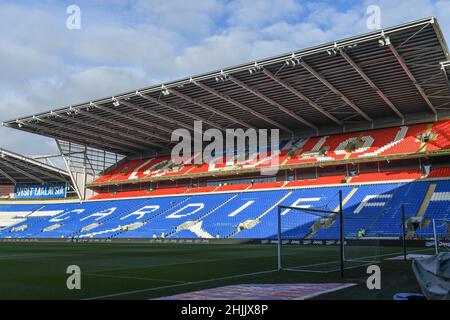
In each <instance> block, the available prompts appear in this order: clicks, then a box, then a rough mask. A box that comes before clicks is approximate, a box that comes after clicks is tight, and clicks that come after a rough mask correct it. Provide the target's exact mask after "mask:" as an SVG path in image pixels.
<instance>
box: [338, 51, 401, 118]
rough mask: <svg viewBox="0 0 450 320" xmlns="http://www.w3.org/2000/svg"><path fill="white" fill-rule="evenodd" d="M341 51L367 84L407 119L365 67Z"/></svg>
mask: <svg viewBox="0 0 450 320" xmlns="http://www.w3.org/2000/svg"><path fill="white" fill-rule="evenodd" d="M339 52H340V54H341V56H342V57H343V58H344V59H345V61H347V63H348V64H350V65H351V66H352V68H353V69H354V70H355V71H356V72H358V74H359V75H360V76H361V78H363V79H364V81H366V82H367V84H368V85H369V86H370V87H371V88H372V89H373V90H375V92H376V93H377V94H378V96H379V97H380V98H381V99H383V101H384V102H385V103H386V104H387V105H388V106H389V108H391V110H392V111H394V113H395V114H396V115H397V116H398V117H399V118H400V119H402V120H403V119H405V117H404V116H403V114H402V113H401V112H400V111H399V110H398V109H397V107H396V106H395V105H394V104H393V103H392V101H391V100H390V99H389V98H388V97H387V96H386V95H385V94H384V93H383V91H381V90H380V88H378V86H377V85H376V84H375V83H374V82H373V81H372V80H371V79H370V78H369V76H368V75H367V74H366V73H365V72H364V71H363V69H362V68H361V67H360V66H359V65H358V64H357V63H356V62H355V61H353V59H352V58H351V57H350V56H349V55H348V54H347V53H346V52H345V51H344V50H342V49H339Z"/></svg>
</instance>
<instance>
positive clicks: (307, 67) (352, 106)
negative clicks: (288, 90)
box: [300, 60, 373, 122]
mask: <svg viewBox="0 0 450 320" xmlns="http://www.w3.org/2000/svg"><path fill="white" fill-rule="evenodd" d="M300 65H301V66H302V67H303V68H304V69H305V70H306V71H308V72H309V73H310V74H312V75H313V76H314V77H315V78H316V79H317V80H319V81H320V82H321V83H322V84H323V85H324V86H326V87H327V88H328V89H329V90H331V91H332V92H333V93H334V94H335V95H337V96H338V97H339V98H340V99H341V100H342V101H344V102H345V104H347V105H348V106H350V107H351V108H352V109H353V110H355V111H356V112H357V113H358V114H359V115H360V116H361V117H363V118H364V119H366V120H367V121H369V122H373V120H372V118H370V117H369V116H368V115H367V114H366V113H365V112H364V111H362V110H361V109H360V108H359V107H358V106H356V105H355V104H354V103H353V102H352V101H351V100H350V99H349V98H347V97H346V96H345V95H344V94H343V93H342V92H340V91H339V90H338V89H337V88H336V87H335V86H333V85H332V84H331V83H330V82H329V81H328V80H326V79H325V78H324V77H322V76H321V75H320V74H319V73H318V72H317V71H316V70H314V69H313V68H312V67H311V66H310V65H308V64H307V63H306V62H305V61H303V60H300Z"/></svg>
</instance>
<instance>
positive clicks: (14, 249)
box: [0, 243, 431, 299]
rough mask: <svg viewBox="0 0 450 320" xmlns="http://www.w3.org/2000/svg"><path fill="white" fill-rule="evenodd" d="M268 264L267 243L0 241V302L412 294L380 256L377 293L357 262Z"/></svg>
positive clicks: (334, 254) (399, 269)
mask: <svg viewBox="0 0 450 320" xmlns="http://www.w3.org/2000/svg"><path fill="white" fill-rule="evenodd" d="M361 250H367V249H361ZM409 250H410V251H411V252H412V251H417V250H418V249H417V248H415V249H414V248H410V249H409ZM421 252H422V253H427V251H426V250H423V249H422V250H421ZM428 253H431V251H428ZM380 254H383V255H391V254H392V255H399V254H401V249H400V248H380ZM295 259H296V260H298V261H301V263H302V264H303V263H304V264H305V265H310V264H322V263H324V262H326V261H333V260H335V259H338V247H334V246H314V247H313V246H304V247H301V248H299V247H298V248H296V249H295ZM276 264H277V259H276V247H275V246H273V245H235V244H234V245H199V244H191V245H188V244H177V245H173V244H159V245H155V244H117V243H108V244H80V243H79V244H75V243H74V244H70V243H0V299H150V298H155V297H161V296H167V295H172V294H176V293H182V292H189V291H193V290H199V289H206V288H213V287H218V286H224V285H231V284H241V283H324V282H352V283H357V284H358V285H357V286H354V287H351V288H347V289H344V290H341V291H338V292H334V293H330V294H326V295H322V296H320V297H318V298H320V299H392V296H393V295H394V294H395V293H397V292H420V290H419V288H418V286H417V283H416V280H415V278H414V275H413V273H412V270H411V263H410V262H403V261H385V260H383V261H382V263H381V270H382V290H373V291H370V290H368V289H367V288H366V279H367V276H368V275H366V273H365V272H366V268H364V267H362V268H356V269H351V270H346V276H345V279H341V278H340V274H339V272H332V273H304V272H288V271H282V272H278V271H273V270H275V269H276ZM69 265H78V266H79V267H80V268H81V290H68V289H67V287H66V280H67V278H68V277H69V275H68V274H66V269H67V267H68V266H69ZM271 271H272V272H271Z"/></svg>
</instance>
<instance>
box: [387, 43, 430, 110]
mask: <svg viewBox="0 0 450 320" xmlns="http://www.w3.org/2000/svg"><path fill="white" fill-rule="evenodd" d="M388 47H389V50H391V52H392V54H393V55H394V56H395V58H396V59H397V62H398V63H399V64H400V66H401V67H402V69H403V71H405V73H406V75H407V76H408V77H409V79H410V80H411V81H412V83H413V84H414V86H415V87H416V89H417V91H418V92H419V94H420V95H421V96H422V98H423V100H424V101H425V103H426V104H427V106H428V108H430V110H431V111H432V112H433V113H434V114H435V115H437V111H436V108H435V107H434V106H433V104H432V103H431V101H430V99H429V98H428V96H427V94H426V93H425V91H424V90H423V89H422V87H421V86H420V85H419V83H418V82H417V80H416V78H415V77H414V75H413V74H412V72H411V70H409V68H408V66H407V65H406V62H405V60H404V59H403V57H402V56H401V55H400V54H399V53H398V51H397V49H396V48H395V47H394V46H393V45H392V43H390V44H389V45H388Z"/></svg>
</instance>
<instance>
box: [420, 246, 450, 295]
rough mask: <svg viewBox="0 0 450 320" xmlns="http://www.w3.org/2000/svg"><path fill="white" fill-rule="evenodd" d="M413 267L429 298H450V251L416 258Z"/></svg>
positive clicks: (421, 286)
mask: <svg viewBox="0 0 450 320" xmlns="http://www.w3.org/2000/svg"><path fill="white" fill-rule="evenodd" d="M412 268H413V271H414V273H415V275H416V278H417V282H419V285H420V288H421V289H422V292H423V294H424V295H425V297H426V298H427V299H429V300H450V252H442V253H439V254H438V255H435V256H432V257H429V258H425V259H416V260H414V261H413V263H412Z"/></svg>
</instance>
